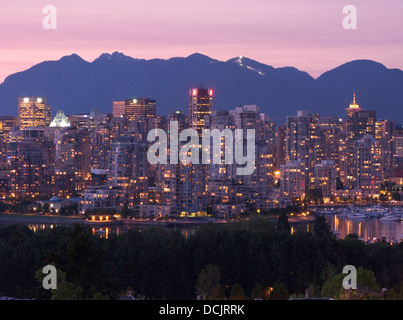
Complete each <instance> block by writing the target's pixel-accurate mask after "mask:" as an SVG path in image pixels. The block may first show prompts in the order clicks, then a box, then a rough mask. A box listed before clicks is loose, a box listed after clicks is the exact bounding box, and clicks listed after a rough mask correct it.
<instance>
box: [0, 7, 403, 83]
mask: <svg viewBox="0 0 403 320" xmlns="http://www.w3.org/2000/svg"><path fill="white" fill-rule="evenodd" d="M45 5H47V3H46V2H44V1H41V3H33V2H29V3H26V1H24V0H18V1H16V2H13V4H11V3H3V4H2V5H1V9H2V10H1V11H0V19H1V24H0V33H1V34H2V37H3V41H2V43H1V44H0V56H1V60H0V70H1V71H0V82H2V81H3V80H4V79H5V77H6V76H8V75H10V74H13V73H15V72H19V71H22V70H26V69H27V68H29V67H30V66H32V65H35V64H36V63H39V62H41V61H48V60H56V59H58V58H59V57H61V56H64V55H66V53H68V52H74V53H76V54H78V55H79V56H80V57H82V58H83V59H85V60H93V59H95V58H96V57H97V56H98V55H99V52H113V51H115V50H118V51H120V52H124V53H125V54H126V55H129V56H132V57H136V58H140V59H153V58H161V59H167V58H169V57H174V56H188V55H190V54H192V53H194V52H201V53H203V54H206V55H208V56H211V57H214V58H215V59H219V60H227V59H230V58H232V57H235V56H240V55H245V56H248V57H249V58H251V59H253V60H257V61H259V62H261V63H265V64H268V65H272V66H273V67H276V68H278V67H283V66H288V65H292V66H293V67H295V68H298V69H299V70H303V71H305V72H307V73H309V74H310V75H311V76H312V77H315V78H316V77H318V76H319V75H320V74H322V73H323V72H325V71H326V70H329V69H332V68H334V67H336V66H338V65H340V64H342V63H344V62H346V61H352V60H357V59H368V60H374V61H379V62H381V63H382V64H384V65H385V66H386V67H388V68H399V69H403V62H402V59H401V54H400V53H401V52H402V50H403V41H402V39H403V31H402V30H403V20H402V19H400V14H399V12H402V10H403V4H402V3H401V2H400V1H398V0H392V1H389V3H388V4H387V5H386V4H385V5H381V6H380V5H379V4H378V2H377V1H375V0H371V1H364V0H357V1H355V3H354V6H355V7H356V10H357V28H356V29H350V30H346V29H344V28H343V25H342V23H343V19H344V18H345V16H346V14H344V13H343V8H344V6H345V4H344V3H343V4H342V3H337V2H331V3H329V2H323V1H321V2H318V1H316V0H309V1H305V2H303V3H300V2H296V1H293V0H287V1H284V2H281V3H278V2H275V1H256V0H255V1H249V2H247V3H245V2H244V1H220V2H218V3H217V2H215V1H211V0H206V1H205V2H203V3H198V2H195V1H183V0H175V1H171V2H170V3H169V5H168V4H167V3H166V2H164V1H161V0H155V1H151V2H149V1H137V2H131V1H126V0H118V1H115V2H113V3H107V2H101V3H97V4H94V3H93V1H86V2H85V3H81V2H78V1H69V2H65V1H61V0H55V1H53V2H52V3H51V5H52V6H54V8H55V9H57V26H56V28H55V29H54V30H52V29H51V30H47V29H44V28H43V25H42V22H43V20H44V18H45V17H46V11H45V13H43V11H42V10H43V8H44V7H45ZM17 18H18V19H17ZM21 49H22V50H21Z"/></svg>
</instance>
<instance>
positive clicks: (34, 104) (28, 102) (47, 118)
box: [18, 97, 52, 129]
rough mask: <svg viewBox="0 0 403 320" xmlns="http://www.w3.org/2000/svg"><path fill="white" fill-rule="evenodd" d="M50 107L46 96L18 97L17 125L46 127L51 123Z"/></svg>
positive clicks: (22, 127) (22, 126)
mask: <svg viewBox="0 0 403 320" xmlns="http://www.w3.org/2000/svg"><path fill="white" fill-rule="evenodd" d="M51 121H52V119H51V108H50V106H49V105H48V104H47V102H46V97H19V98H18V125H19V127H20V129H24V128H26V127H47V126H49V124H50V123H51Z"/></svg>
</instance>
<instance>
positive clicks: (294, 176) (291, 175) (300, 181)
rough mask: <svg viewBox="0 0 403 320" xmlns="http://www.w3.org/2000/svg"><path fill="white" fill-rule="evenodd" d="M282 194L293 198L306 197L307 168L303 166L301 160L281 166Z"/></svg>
mask: <svg viewBox="0 0 403 320" xmlns="http://www.w3.org/2000/svg"><path fill="white" fill-rule="evenodd" d="M280 171H281V180H280V188H281V192H282V193H283V194H284V195H286V196H288V197H291V198H297V199H298V198H303V197H305V190H306V188H305V180H306V178H305V172H306V170H305V167H304V166H303V165H302V163H301V160H300V159H298V160H291V161H287V162H286V163H285V164H283V165H281V166H280Z"/></svg>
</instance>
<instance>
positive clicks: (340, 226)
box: [28, 214, 403, 242]
mask: <svg viewBox="0 0 403 320" xmlns="http://www.w3.org/2000/svg"><path fill="white" fill-rule="evenodd" d="M326 219H327V221H328V223H329V224H330V227H331V230H332V231H335V232H337V237H338V238H340V239H344V238H345V237H346V236H347V235H348V234H350V233H355V234H357V236H358V237H359V238H361V239H362V240H364V241H374V240H376V239H381V238H382V237H385V240H386V241H387V242H390V241H393V240H396V241H400V240H401V239H403V222H401V221H381V220H379V219H376V218H371V219H357V218H354V219H348V218H346V217H338V216H337V215H333V214H329V215H326ZM304 224H306V228H307V231H309V229H310V227H311V226H312V222H306V223H304ZM28 227H29V228H30V229H31V230H33V231H38V230H40V229H45V228H54V227H56V224H29V225H28ZM129 229H132V230H140V231H141V230H142V229H144V227H138V226H126V225H123V226H113V227H102V228H101V227H100V228H92V232H93V234H96V235H99V236H100V237H103V238H108V237H109V235H110V234H112V233H114V234H120V233H123V232H126V231H128V230H129ZM293 229H295V227H293ZM178 230H180V231H181V232H182V234H183V235H184V236H185V237H187V236H189V235H190V234H192V233H193V232H194V231H195V229H187V228H179V229H178Z"/></svg>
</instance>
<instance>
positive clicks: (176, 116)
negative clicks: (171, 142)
mask: <svg viewBox="0 0 403 320" xmlns="http://www.w3.org/2000/svg"><path fill="white" fill-rule="evenodd" d="M170 121H178V131H179V132H181V131H182V130H183V129H186V128H189V118H188V116H187V115H186V114H185V113H183V112H181V111H179V110H177V111H174V112H171V113H170V114H169V115H168V127H169V122H170Z"/></svg>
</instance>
